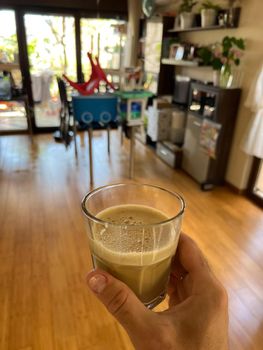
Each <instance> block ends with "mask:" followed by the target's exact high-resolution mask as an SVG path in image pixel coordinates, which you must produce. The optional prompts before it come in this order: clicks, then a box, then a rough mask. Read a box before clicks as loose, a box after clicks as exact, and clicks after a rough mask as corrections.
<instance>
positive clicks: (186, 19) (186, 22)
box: [180, 12, 194, 29]
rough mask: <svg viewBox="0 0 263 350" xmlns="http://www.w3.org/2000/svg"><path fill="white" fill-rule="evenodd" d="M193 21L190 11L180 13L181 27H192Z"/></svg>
mask: <svg viewBox="0 0 263 350" xmlns="http://www.w3.org/2000/svg"><path fill="white" fill-rule="evenodd" d="M193 22H194V14H193V13H192V12H183V13H181V14H180V23H181V25H180V26H181V29H188V28H192V26H193Z"/></svg>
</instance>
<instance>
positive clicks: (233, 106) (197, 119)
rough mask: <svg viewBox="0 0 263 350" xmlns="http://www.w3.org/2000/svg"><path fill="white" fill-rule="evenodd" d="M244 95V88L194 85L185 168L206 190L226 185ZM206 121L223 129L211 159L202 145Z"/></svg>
mask: <svg viewBox="0 0 263 350" xmlns="http://www.w3.org/2000/svg"><path fill="white" fill-rule="evenodd" d="M240 94H241V90H240V89H222V88H219V87H215V86H211V85H205V84H201V83H191V88H190V99H189V106H188V112H187V123H186V131H185V142H184V146H183V161H182V168H183V169H184V170H185V171H186V172H187V173H188V174H189V175H191V176H192V177H193V178H194V179H195V180H197V181H198V182H199V183H200V184H201V187H202V189H204V190H205V189H210V188H212V187H213V185H220V184H223V183H224V178H225V173H226V169H227V161H228V157H229V153H230V149H231V143H232V138H233V133H234V127H235V120H236V116H237V111H238V106H239V100H240ZM205 118H206V119H209V120H210V121H213V122H215V123H217V124H220V126H221V129H220V134H219V138H218V140H217V145H216V154H215V158H211V157H209V156H208V155H207V154H206V153H205V152H204V151H203V149H202V147H201V146H200V135H201V126H202V123H203V120H204V119H205Z"/></svg>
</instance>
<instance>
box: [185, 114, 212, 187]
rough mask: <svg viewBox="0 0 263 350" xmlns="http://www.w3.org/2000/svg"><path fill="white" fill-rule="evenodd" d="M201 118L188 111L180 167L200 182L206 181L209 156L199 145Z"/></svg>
mask: <svg viewBox="0 0 263 350" xmlns="http://www.w3.org/2000/svg"><path fill="white" fill-rule="evenodd" d="M201 125H202V118H200V117H197V116H195V115H193V114H191V113H190V112H189V113H188V116H187V124H186V130H185V140H184V147H183V162H182V168H183V169H184V170H185V171H186V172H187V173H188V174H189V175H191V176H192V177H193V178H194V179H196V180H197V181H198V182H199V183H200V184H204V183H205V182H206V181H207V176H208V170H209V161H210V158H209V156H208V155H206V154H205V153H204V151H203V150H202V148H201V146H200V133H201Z"/></svg>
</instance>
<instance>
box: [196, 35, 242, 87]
mask: <svg viewBox="0 0 263 350" xmlns="http://www.w3.org/2000/svg"><path fill="white" fill-rule="evenodd" d="M244 50H245V42H244V39H242V38H239V39H238V38H235V37H229V36H226V37H224V38H223V40H222V42H221V43H216V44H213V45H210V46H205V47H201V48H199V50H198V51H197V56H198V57H199V59H200V60H201V64H203V65H205V66H212V68H213V71H214V74H213V79H215V80H214V85H220V86H221V87H223V88H229V87H233V80H234V79H235V74H234V72H233V66H239V64H240V60H241V57H242V56H243V53H244Z"/></svg>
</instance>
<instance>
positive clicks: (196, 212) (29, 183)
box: [0, 131, 263, 350]
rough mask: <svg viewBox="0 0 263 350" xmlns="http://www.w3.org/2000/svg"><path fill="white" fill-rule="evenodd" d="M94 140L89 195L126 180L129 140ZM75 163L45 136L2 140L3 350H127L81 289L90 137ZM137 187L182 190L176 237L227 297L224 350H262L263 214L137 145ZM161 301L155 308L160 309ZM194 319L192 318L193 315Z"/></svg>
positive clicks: (100, 135)
mask: <svg viewBox="0 0 263 350" xmlns="http://www.w3.org/2000/svg"><path fill="white" fill-rule="evenodd" d="M111 135H112V140H111V147H112V154H111V156H110V157H108V154H107V142H106V133H105V132H101V131H97V132H95V133H94V163H95V166H94V177H95V187H97V186H100V185H104V184H108V183H113V182H120V181H129V180H128V179H127V176H128V164H129V162H128V160H129V158H128V141H125V144H124V147H123V148H121V146H120V137H119V134H118V133H117V131H114V132H112V134H111ZM78 145H79V160H78V162H76V160H75V158H74V150H73V146H72V147H71V148H70V149H68V150H66V149H65V148H64V146H63V145H62V144H57V143H55V142H54V141H53V139H52V136H51V135H38V136H35V137H34V144H33V145H32V144H31V142H30V140H29V137H28V136H27V135H19V136H2V137H0V169H1V170H0V350H53V349H54V350H89V349H91V350H104V349H105V350H108V349H109V350H119V349H120V350H131V349H133V347H132V345H131V343H130V342H129V339H128V337H127V335H126V334H125V332H124V331H123V330H122V328H121V327H120V326H119V325H118V324H117V323H116V322H115V321H114V319H113V318H112V317H111V316H110V315H109V314H108V313H107V311H106V310H105V309H104V307H103V306H101V305H100V304H99V302H97V300H96V299H95V297H94V296H93V295H92V294H91V293H90V292H89V290H88V288H87V287H86V284H85V276H86V273H87V272H88V271H89V270H90V269H91V259H90V255H89V249H88V242H87V237H86V234H85V228H84V223H83V218H82V214H81V210H80V201H81V198H82V197H83V195H84V194H85V193H86V192H87V191H88V190H89V189H90V187H89V175H88V174H89V172H88V166H89V164H88V139H87V134H86V133H82V134H80V135H79V136H78ZM135 171H136V177H135V181H137V182H147V183H154V184H158V185H161V186H164V187H166V188H169V189H171V190H175V191H179V192H180V193H181V194H182V195H183V196H184V197H185V200H186V203H187V209H186V213H185V218H184V223H183V230H184V231H185V232H186V233H188V234H189V235H190V236H191V237H193V238H194V239H195V240H196V241H197V242H198V244H199V245H200V246H201V248H202V249H203V251H204V252H205V254H206V256H207V258H208V260H209V261H210V263H211V265H212V267H213V269H214V270H215V272H216V274H217V275H218V277H219V278H220V279H221V281H222V282H223V283H224V285H225V286H226V288H227V290H228V293H229V299H230V305H229V309H230V349H231V350H260V349H263V213H262V210H261V209H260V208H259V207H257V206H256V205H254V204H253V203H251V202H250V201H248V200H247V199H246V198H244V197H242V196H238V195H236V194H234V193H232V192H231V191H230V190H229V189H228V188H225V187H223V188H216V189H215V190H213V191H211V192H201V191H200V189H199V186H198V185H197V184H196V183H195V182H194V181H193V180H192V179H191V178H189V177H188V176H186V175H185V174H184V173H183V172H182V171H175V170H172V169H171V168H169V167H168V166H166V165H165V164H164V163H163V162H162V161H160V160H159V159H157V158H156V157H155V155H154V153H153V151H152V150H149V149H147V148H145V146H143V145H141V144H140V143H137V144H136V169H135ZM165 307H166V304H165V302H164V303H163V304H162V305H161V306H160V307H159V309H162V308H165ZM193 317H194V315H193Z"/></svg>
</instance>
